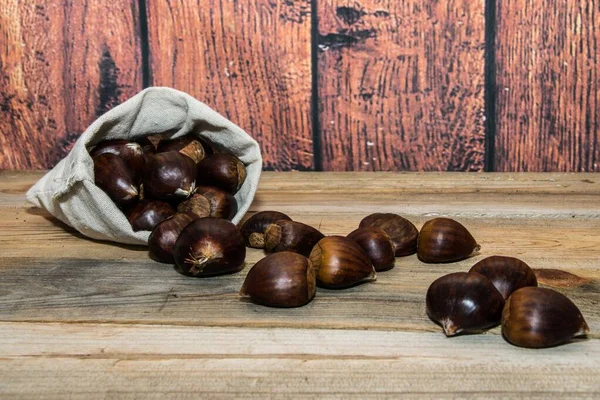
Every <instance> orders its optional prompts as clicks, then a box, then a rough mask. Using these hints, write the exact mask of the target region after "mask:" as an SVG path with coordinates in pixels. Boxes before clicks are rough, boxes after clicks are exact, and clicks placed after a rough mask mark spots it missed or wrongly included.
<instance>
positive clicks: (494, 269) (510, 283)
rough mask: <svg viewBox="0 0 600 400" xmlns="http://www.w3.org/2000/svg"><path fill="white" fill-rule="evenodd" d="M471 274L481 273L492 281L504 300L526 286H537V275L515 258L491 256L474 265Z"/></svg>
mask: <svg viewBox="0 0 600 400" xmlns="http://www.w3.org/2000/svg"><path fill="white" fill-rule="evenodd" d="M470 271H471V272H479V273H480V274H481V275H483V276H485V277H487V278H488V279H489V280H491V281H492V283H493V284H494V286H495V287H496V289H498V291H499V292H500V294H501V295H502V297H504V300H506V299H508V297H509V296H510V295H511V293H512V292H514V291H515V290H517V289H520V288H522V287H525V286H537V279H536V277H535V273H534V272H533V270H532V269H531V268H529V265H527V264H525V263H524V262H523V261H521V260H519V259H518V258H514V257H504V256H491V257H487V258H484V259H483V260H481V261H479V262H478V263H477V264H475V265H473V267H472V268H471V270H470Z"/></svg>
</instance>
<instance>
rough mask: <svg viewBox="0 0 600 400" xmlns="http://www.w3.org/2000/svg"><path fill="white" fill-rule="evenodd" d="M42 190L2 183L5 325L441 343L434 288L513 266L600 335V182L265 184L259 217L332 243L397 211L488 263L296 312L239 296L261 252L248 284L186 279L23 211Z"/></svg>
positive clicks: (343, 294) (17, 178)
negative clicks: (414, 335) (270, 329)
mask: <svg viewBox="0 0 600 400" xmlns="http://www.w3.org/2000/svg"><path fill="white" fill-rule="evenodd" d="M37 177H39V173H29V174H22V173H9V172H6V173H3V174H0V182H1V184H0V226H3V227H4V233H3V235H1V236H0V250H1V251H0V320H5V321H47V322H50V321H63V322H82V321H90V322H99V321H105V322H118V323H128V322H135V323H159V324H160V323H169V324H182V325H190V324H191V325H204V326H246V327H265V326H275V327H287V328H291V327H297V328H300V327H320V328H344V329H400V330H411V331H423V332H439V328H438V327H437V326H435V325H434V324H432V323H431V322H430V321H429V320H428V318H427V317H426V315H425V312H424V309H425V305H424V294H425V290H426V288H427V286H428V285H429V284H430V283H431V282H432V281H433V280H434V279H435V278H437V277H439V276H440V275H442V274H444V273H446V272H450V271H466V270H468V269H469V268H470V267H471V266H472V265H473V264H474V263H475V262H476V261H478V260H480V259H481V258H483V257H485V256H488V255H492V254H504V255H512V256H516V257H519V258H522V259H523V260H524V261H526V262H527V263H528V264H529V265H531V266H532V267H535V268H543V269H547V268H554V269H561V270H568V271H569V272H571V273H573V274H575V275H576V276H577V277H580V278H581V279H575V278H573V279H574V280H573V282H572V286H571V287H568V286H567V287H565V285H564V283H563V282H562V281H561V282H560V285H559V287H558V289H559V290H562V291H564V292H565V293H567V294H568V295H569V297H571V298H572V299H573V301H574V302H575V303H576V304H577V305H578V306H580V307H581V309H582V311H583V313H584V315H585V316H586V318H587V320H588V324H589V325H590V328H591V329H592V332H593V335H596V334H597V332H598V331H599V330H600V314H599V313H598V310H597V303H598V301H600V297H599V296H600V286H599V284H600V283H599V280H600V270H599V269H598V265H597V259H598V251H597V248H598V243H600V233H599V232H600V229H598V228H600V213H599V212H598V206H597V198H598V195H600V181H598V180H596V178H595V175H593V174H584V175H571V174H545V175H544V174H529V175H512V174H461V173H456V174H448V173H446V174H441V173H419V174H416V173H415V174H392V173H377V174H375V173H275V172H271V173H265V174H264V176H263V178H262V183H261V187H260V189H259V192H258V193H257V196H256V200H255V202H254V204H253V206H252V211H256V210H265V209H277V210H282V211H284V212H286V213H289V215H290V216H292V218H294V219H296V220H298V221H302V222H305V223H308V224H311V225H313V226H317V227H320V229H321V230H322V231H323V232H324V233H325V234H342V235H345V234H347V233H349V232H350V231H352V230H353V229H355V227H356V226H357V225H358V223H359V221H360V220H361V218H362V217H364V216H365V215H366V214H367V213H370V212H375V211H381V210H386V211H392V212H400V213H402V214H403V215H406V216H407V217H409V218H410V219H411V220H412V221H414V222H415V224H416V225H417V226H418V227H420V226H421V225H422V224H423V223H424V222H425V221H426V220H428V219H430V218H433V217H434V216H437V215H449V216H453V217H454V218H457V219H458V220H459V221H461V222H463V223H464V224H465V226H467V227H468V228H469V230H470V231H471V232H472V233H473V235H474V236H475V238H477V240H478V242H479V243H480V244H481V246H482V252H481V254H480V255H478V256H476V257H474V258H472V259H469V260H465V261H462V262H459V263H455V264H449V265H428V264H423V263H421V262H420V261H419V260H418V259H417V258H416V256H410V257H405V258H398V259H397V262H396V264H397V265H396V268H395V269H393V270H391V271H389V272H386V273H381V274H379V277H378V280H377V282H375V283H373V284H368V285H362V286H358V287H355V288H352V289H349V290H344V291H334V290H321V289H319V291H318V293H317V297H316V299H315V300H314V301H313V302H312V303H310V304H309V305H308V306H306V307H302V308H299V309H295V310H291V311H290V310H277V309H265V308H264V307H260V306H256V305H253V304H249V303H246V302H243V301H241V300H240V298H239V296H238V291H239V288H240V287H241V285H242V282H243V279H244V277H245V275H246V273H247V272H248V270H249V269H250V267H251V266H252V265H253V264H254V263H255V262H256V261H258V260H259V259H260V258H262V257H263V256H264V253H263V252H262V251H259V250H255V249H249V250H248V254H247V265H246V268H245V269H244V270H243V271H242V272H241V273H239V274H234V275H229V276H222V277H215V278H211V279H201V280H199V279H191V278H186V277H184V276H181V275H179V274H178V273H176V272H175V271H174V270H173V268H172V267H171V266H168V265H164V264H158V263H155V262H153V261H151V260H150V259H148V256H147V252H146V249H145V248H143V247H133V246H114V245H111V244H107V243H101V242H98V241H91V240H84V239H83V238H82V237H81V236H80V235H74V234H73V232H72V230H65V229H64V225H62V224H59V223H57V222H56V220H55V219H52V218H51V217H49V216H48V214H47V213H46V212H42V211H41V210H39V209H35V208H33V209H32V208H27V206H26V204H25V202H24V200H23V193H24V191H25V190H26V189H27V187H28V186H29V185H30V184H31V183H32V182H33V181H35V179H36V178H37ZM373 193H377V196H376V198H374V197H373ZM442 194H443V196H442ZM565 232H568V234H565ZM24 238H26V240H24ZM67 250H68V251H67ZM24 280H26V281H27V282H28V284H27V285H21V284H20V282H22V281H24ZM549 284H552V282H549ZM290 316H293V318H290ZM491 333H492V334H498V333H499V332H498V329H495V330H492V331H491ZM593 337H596V336H593Z"/></svg>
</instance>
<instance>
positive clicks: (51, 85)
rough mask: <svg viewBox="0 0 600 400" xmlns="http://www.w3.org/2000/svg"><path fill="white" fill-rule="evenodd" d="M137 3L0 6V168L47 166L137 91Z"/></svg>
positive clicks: (6, 2)
mask: <svg viewBox="0 0 600 400" xmlns="http://www.w3.org/2000/svg"><path fill="white" fill-rule="evenodd" d="M136 4H137V2H128V1H117V2H110V3H103V2H95V1H88V0H86V1H78V2H71V1H67V2H59V1H18V0H2V2H1V3H0V38H2V45H1V46H0V112H1V118H0V133H1V134H0V149H2V150H1V151H0V168H10V169H42V168H49V167H52V166H54V164H56V163H57V162H58V160H60V159H61V158H62V157H64V156H65V155H66V153H67V152H68V150H69V149H70V146H71V145H72V143H73V142H74V141H75V140H76V139H77V137H78V136H79V135H80V134H81V133H82V132H83V131H84V130H85V128H86V127H87V126H88V125H89V124H90V123H91V122H92V121H93V120H94V119H95V118H96V117H97V116H99V115H101V114H103V113H104V112H105V111H107V110H109V109H110V108H112V107H114V106H115V105H117V104H119V103H120V102H122V101H123V100H125V99H126V98H128V97H130V96H131V95H133V94H135V93H136V92H137V91H138V90H140V89H141V87H142V78H141V67H140V65H141V54H140V46H139V34H138V31H139V29H138V17H139V13H138V10H137V6H136Z"/></svg>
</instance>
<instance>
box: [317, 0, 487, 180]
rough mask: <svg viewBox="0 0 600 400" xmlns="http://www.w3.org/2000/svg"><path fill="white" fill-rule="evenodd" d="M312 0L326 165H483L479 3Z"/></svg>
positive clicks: (451, 168)
mask: <svg viewBox="0 0 600 400" xmlns="http://www.w3.org/2000/svg"><path fill="white" fill-rule="evenodd" d="M317 4H318V18H319V53H318V82H319V84H318V90H319V107H320V114H319V115H320V125H321V133H322V141H323V144H322V149H323V150H322V157H323V165H324V168H325V169H326V170H370V171H373V170H374V171H382V170H383V171H385V170H392V171H394V170H442V171H444V170H448V171H479V170H482V169H483V156H484V135H485V133H484V93H483V71H484V68H483V65H484V39H485V38H484V36H485V35H484V30H485V27H484V24H485V21H484V4H483V2H473V1H465V0H454V1H450V2H438V1H429V0H428V1H424V2H423V1H416V0H411V1H385V0H381V1H380V0H362V1H360V2H354V1H346V0H327V1H319V2H318V3H317Z"/></svg>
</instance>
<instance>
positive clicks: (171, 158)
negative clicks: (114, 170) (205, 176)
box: [144, 151, 196, 200]
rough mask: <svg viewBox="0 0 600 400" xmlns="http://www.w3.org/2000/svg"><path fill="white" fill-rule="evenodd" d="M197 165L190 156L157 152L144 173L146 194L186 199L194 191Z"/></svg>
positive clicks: (161, 197) (173, 152) (155, 196)
mask: <svg viewBox="0 0 600 400" xmlns="http://www.w3.org/2000/svg"><path fill="white" fill-rule="evenodd" d="M195 181H196V165H195V164H194V161H192V159H191V158H189V157H188V156H184V155H183V154H181V153H179V152H176V151H170V152H168V153H157V154H156V155H155V156H153V157H152V158H151V159H150V161H149V162H148V164H147V165H146V170H145V174H144V194H145V196H146V197H150V198H153V199H157V200H171V199H176V198H182V199H185V198H187V197H188V196H190V194H191V193H192V192H193V191H194V189H195V187H196V186H195V185H196V183H195Z"/></svg>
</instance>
